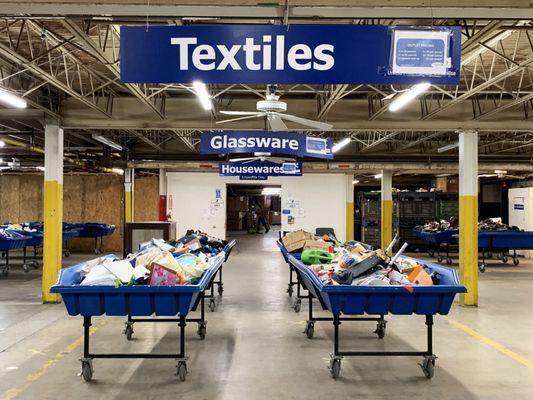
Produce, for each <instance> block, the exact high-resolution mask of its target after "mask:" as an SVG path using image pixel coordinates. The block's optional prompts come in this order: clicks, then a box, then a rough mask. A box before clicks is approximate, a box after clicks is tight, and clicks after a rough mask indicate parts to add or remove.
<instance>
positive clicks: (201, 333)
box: [196, 322, 207, 340]
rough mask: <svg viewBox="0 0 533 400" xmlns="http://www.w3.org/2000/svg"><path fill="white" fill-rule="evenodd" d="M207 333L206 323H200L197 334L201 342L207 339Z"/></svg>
mask: <svg viewBox="0 0 533 400" xmlns="http://www.w3.org/2000/svg"><path fill="white" fill-rule="evenodd" d="M206 332H207V326H206V324H205V323H204V322H198V330H197V331H196V333H198V336H199V337H200V340H204V339H205V334H206Z"/></svg>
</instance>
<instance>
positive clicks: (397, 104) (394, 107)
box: [389, 82, 431, 112]
mask: <svg viewBox="0 0 533 400" xmlns="http://www.w3.org/2000/svg"><path fill="white" fill-rule="evenodd" d="M430 86H431V84H430V83H428V82H422V83H418V84H416V85H414V86H413V87H411V89H409V90H408V91H406V92H403V93H402V94H401V95H399V96H398V97H396V98H395V99H394V100H393V101H392V102H391V103H390V104H389V111H392V112H394V111H398V110H399V109H401V108H403V107H404V106H405V105H406V104H407V103H409V102H411V101H413V100H414V99H415V98H417V97H418V96H419V95H420V94H421V93H423V92H425V91H426V90H428V89H429V87H430Z"/></svg>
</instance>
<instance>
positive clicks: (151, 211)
mask: <svg viewBox="0 0 533 400" xmlns="http://www.w3.org/2000/svg"><path fill="white" fill-rule="evenodd" d="M134 190H135V205H134V207H135V216H134V220H135V221H138V222H142V221H158V220H159V177H158V176H143V177H137V178H135V185H134Z"/></svg>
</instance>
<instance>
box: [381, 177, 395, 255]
mask: <svg viewBox="0 0 533 400" xmlns="http://www.w3.org/2000/svg"><path fill="white" fill-rule="evenodd" d="M392 208H393V205H392V171H389V170H383V171H381V248H383V249H386V248H387V246H388V245H389V244H390V242H392Z"/></svg>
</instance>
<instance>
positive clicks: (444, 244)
mask: <svg viewBox="0 0 533 400" xmlns="http://www.w3.org/2000/svg"><path fill="white" fill-rule="evenodd" d="M413 232H414V233H415V235H416V236H417V237H418V238H420V239H422V240H425V241H426V242H428V243H430V244H431V245H432V249H431V250H430V251H429V252H428V254H429V256H430V257H433V256H434V255H435V254H436V255H437V261H438V262H442V261H443V260H444V257H443V256H442V255H441V254H440V252H441V249H442V248H444V250H445V251H446V263H447V264H448V265H452V264H453V260H452V258H451V257H450V250H451V248H452V246H455V245H457V239H456V237H454V235H457V234H458V233H459V231H458V230H457V229H447V230H444V231H437V232H427V231H424V230H423V229H417V228H415V229H413Z"/></svg>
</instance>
